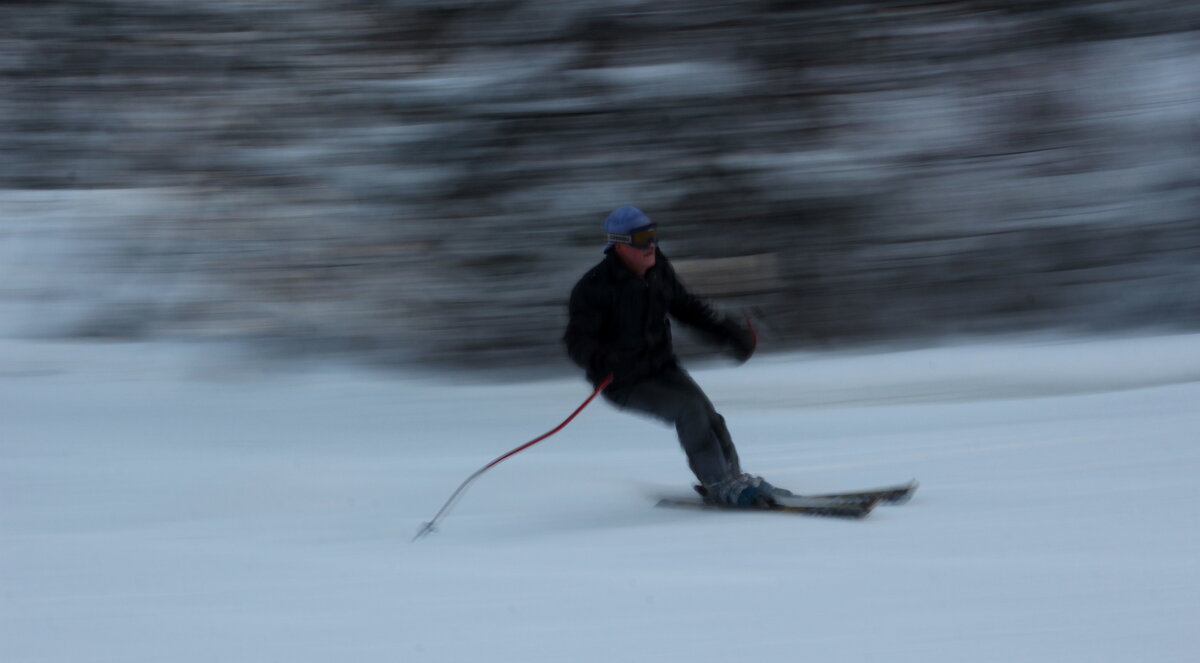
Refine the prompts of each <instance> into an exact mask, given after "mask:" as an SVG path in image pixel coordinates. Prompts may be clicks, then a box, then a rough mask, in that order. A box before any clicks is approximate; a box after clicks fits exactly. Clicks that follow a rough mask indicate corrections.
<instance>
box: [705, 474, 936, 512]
mask: <svg viewBox="0 0 1200 663" xmlns="http://www.w3.org/2000/svg"><path fill="white" fill-rule="evenodd" d="M920 485H921V484H919V483H917V480H916V479H913V480H912V481H909V482H908V483H905V484H900V485H897V486H887V487H884V488H872V489H870V490H855V491H848V492H841V493H820V494H814V495H797V494H796V493H793V492H791V491H789V490H782V489H779V488H776V489H775V493H774V494H773V495H772V497H774V498H775V500H776V501H777V502H779V503H781V504H785V505H790V504H795V505H799V506H813V505H815V504H820V505H835V504H842V505H854V504H866V503H869V502H878V503H882V504H904V503H905V502H907V501H909V500H910V499H912V496H913V493H915V492H917V487H918V486H920ZM692 488H694V489H695V490H696V492H697V493H699V494H700V495H701V496H703V495H704V494H705V493H706V492H708V491H706V490H705V489H704V486H699V485H697V486H692Z"/></svg>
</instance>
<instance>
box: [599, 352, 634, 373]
mask: <svg viewBox="0 0 1200 663" xmlns="http://www.w3.org/2000/svg"><path fill="white" fill-rule="evenodd" d="M632 361H633V356H632V354H631V353H629V352H609V353H608V354H605V355H602V356H600V357H598V358H597V360H596V371H595V372H596V375H597V376H598V377H601V378H603V377H604V376H607V375H612V376H613V379H614V380H619V379H620V378H621V377H622V376H624V375H626V374H627V373H628V372H629V369H630V363H631V362H632Z"/></svg>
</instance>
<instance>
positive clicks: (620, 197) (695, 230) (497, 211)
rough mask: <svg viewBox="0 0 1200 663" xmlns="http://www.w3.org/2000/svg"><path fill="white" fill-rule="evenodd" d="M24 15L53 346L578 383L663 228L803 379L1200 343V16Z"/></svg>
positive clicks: (12, 280)
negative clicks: (574, 336)
mask: <svg viewBox="0 0 1200 663" xmlns="http://www.w3.org/2000/svg"><path fill="white" fill-rule="evenodd" d="M811 6H812V7H816V8H810V5H809V3H791V2H767V1H763V2H736V3H734V2H704V1H689V2H670V1H668V2H662V1H657V2H636V1H635V2H629V1H617V0H610V1H600V0H586V1H578V2H570V3H545V2H533V1H521V0H507V1H503V2H501V1H498V0H493V1H481V2H466V1H452V0H410V1H401V0H395V1H393V2H382V3H380V2H355V1H341V2H334V1H332V0H329V1H317V0H306V1H300V2H291V3H274V2H265V1H263V2H254V1H250V0H241V1H239V0H217V1H213V2H205V3H177V2H168V1H166V0H124V1H111V2H103V1H92V2H57V3H40V2H30V3H5V4H3V5H0V21H2V22H3V24H4V25H5V26H6V27H5V29H4V32H3V33H2V34H0V82H2V84H3V86H4V89H5V93H4V94H3V95H0V145H3V153H4V154H5V155H6V158H5V159H4V160H3V161H0V219H2V226H0V238H3V242H0V246H5V247H6V248H4V249H0V250H2V251H3V255H4V260H3V261H0V262H2V264H0V303H2V304H3V308H2V309H0V311H8V310H11V311H15V312H16V313H15V314H13V315H10V316H9V319H8V320H7V322H8V324H6V327H8V328H10V329H11V328H15V329H17V330H19V331H23V332H25V333H36V334H69V335H91V336H101V337H113V338H134V337H147V336H184V337H194V336H201V337H213V336H216V337H233V338H245V339H252V340H256V341H261V342H263V343H265V345H264V346H263V347H267V348H273V349H276V350H279V351H283V352H314V353H321V354H329V353H345V354H348V355H351V356H358V357H363V358H368V359H370V360H373V361H375V360H378V361H389V362H398V363H403V362H410V361H429V362H435V363H454V364H462V365H478V364H481V363H489V364H490V363H495V362H502V363H513V364H530V363H533V364H545V363H553V362H560V361H561V350H560V348H559V342H558V339H559V336H560V334H561V329H562V325H563V323H564V317H565V308H564V304H565V300H566V297H567V295H568V293H569V291H570V288H571V286H572V285H573V283H574V281H575V279H576V278H577V277H578V276H579V275H580V274H582V272H583V271H585V270H586V269H587V268H588V267H589V266H590V265H591V264H593V263H594V262H595V261H597V260H599V259H600V257H601V254H600V249H601V247H602V246H603V239H602V235H601V231H600V222H601V221H602V219H603V218H604V216H605V215H606V214H607V213H608V211H609V210H611V209H612V208H614V207H616V206H618V205H621V204H625V203H633V204H636V205H638V206H639V207H641V208H642V209H644V210H646V211H647V212H648V213H649V214H650V215H651V216H652V217H653V218H654V219H655V220H656V221H658V222H659V224H660V232H661V236H662V247H663V249H664V251H665V252H666V253H667V254H668V255H669V256H671V257H672V258H673V259H674V260H675V261H676V262H677V263H678V267H679V270H680V272H681V274H682V275H683V276H684V279H685V281H687V282H690V283H692V284H693V286H694V288H695V289H696V290H698V291H700V292H702V293H708V294H711V295H713V296H714V297H715V298H717V300H718V304H719V305H721V306H723V307H727V308H731V309H732V308H733V307H743V306H745V307H753V308H755V309H757V310H758V311H760V312H761V313H762V315H763V316H764V319H765V321H766V322H767V324H768V325H769V327H770V332H771V336H772V337H771V339H770V344H771V345H772V346H773V347H776V348H779V347H789V346H795V345H798V344H805V343H812V342H843V341H858V340H878V339H886V338H897V337H900V338H912V337H930V336H938V335H944V334H950V333H964V332H996V331H1011V330H1027V329H1045V328H1058V327H1069V328H1073V329H1076V330H1096V331H1107V330H1123V329H1129V328H1133V327H1140V326H1146V325H1173V326H1186V327H1191V328H1194V327H1196V326H1197V324H1200V298H1197V297H1196V296H1195V294H1194V291H1195V283H1197V281H1198V280H1200V279H1198V277H1200V220H1198V219H1200V215H1198V210H1200V124H1198V120H1197V118H1198V117H1200V94H1198V93H1197V91H1198V90H1200V36H1198V35H1200V32H1198V31H1197V30H1196V28H1198V27H1200V6H1197V5H1196V4H1195V3H1192V2H1183V1H1179V2H1171V1H1160V2H1154V3H1145V2H1133V1H1126V2H1122V1H1118V2H1110V3H1103V4H1100V5H1097V4H1095V3H1092V2H1038V3H1012V2H1003V3H1002V2H983V1H966V2H958V3H920V2H913V3H896V2H868V3H859V4H854V5H848V6H845V7H840V8H837V7H835V8H827V7H825V6H824V3H811Z"/></svg>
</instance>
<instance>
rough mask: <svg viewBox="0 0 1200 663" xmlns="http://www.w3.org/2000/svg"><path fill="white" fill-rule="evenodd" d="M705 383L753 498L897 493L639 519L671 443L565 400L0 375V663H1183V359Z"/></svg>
mask: <svg viewBox="0 0 1200 663" xmlns="http://www.w3.org/2000/svg"><path fill="white" fill-rule="evenodd" d="M694 375H695V376H696V377H697V379H698V381H699V382H700V383H701V384H702V385H704V386H705V387H706V388H707V389H708V390H709V393H710V395H711V396H712V398H713V400H714V401H715V402H716V404H717V405H718V408H719V409H720V410H721V411H722V412H723V413H724V414H725V416H726V418H727V419H728V421H729V424H730V427H731V430H732V431H733V433H734V436H735V439H736V440H737V441H738V443H739V448H740V450H741V453H742V456H743V461H744V464H745V465H746V466H747V468H748V469H750V470H752V471H754V472H757V473H761V474H763V475H765V476H767V477H768V478H769V479H771V480H772V481H774V482H776V483H778V484H781V485H785V486H788V487H791V488H793V489H796V490H801V491H821V490H827V489H840V488H863V487H871V486H874V485H878V484H886V483H893V482H897V481H904V480H907V479H909V478H912V477H916V478H918V479H920V480H921V481H922V487H921V489H920V491H919V492H918V494H917V496H916V498H915V499H914V500H913V501H912V502H911V503H909V504H908V505H905V506H900V507H890V508H885V507H881V508H880V509H878V510H877V511H876V512H875V513H874V514H872V516H871V517H870V518H869V519H867V520H865V521H861V522H846V521H839V520H830V519H819V518H805V517H793V516H780V515H777V514H724V513H708V512H690V511H675V510H667V509H655V508H653V502H654V498H655V497H656V496H658V495H662V494H684V493H687V492H688V489H687V485H688V481H689V476H688V474H687V471H686V467H685V464H684V461H683V456H682V453H681V452H680V451H679V450H678V448H677V446H676V443H675V441H674V435H673V432H672V431H670V430H668V429H666V428H663V427H660V426H659V425H657V424H655V423H652V422H650V421H647V420H644V419H639V418H635V417H630V416H627V415H623V414H620V413H618V412H616V411H614V410H613V409H612V408H611V407H609V406H608V405H607V404H606V403H603V402H600V401H598V402H597V403H595V404H593V405H592V406H591V407H590V408H588V409H587V410H585V411H584V413H583V414H582V415H580V417H579V418H578V419H577V420H576V421H575V422H573V423H572V424H571V425H570V426H568V427H567V428H566V429H565V430H564V431H563V432H561V433H559V434H558V435H557V436H555V437H552V438H550V439H549V440H547V441H546V442H543V443H542V444H540V445H538V446H536V447H533V448H532V449H530V450H528V451H526V452H524V453H522V454H520V455H518V456H515V457H513V458H512V459H510V460H508V461H506V462H505V463H504V464H502V465H500V466H498V467H496V468H495V469H493V470H492V471H491V472H489V473H487V474H485V475H484V476H483V477H482V478H481V479H480V480H479V481H478V482H476V484H475V485H474V486H473V487H472V488H471V489H470V490H469V491H468V492H467V494H466V495H465V497H464V498H463V499H462V501H461V502H460V503H459V504H458V506H457V507H456V508H455V510H454V511H452V512H451V513H450V515H449V516H448V517H447V518H446V520H445V521H444V523H443V525H442V527H441V528H440V530H439V531H438V532H437V533H435V534H433V535H431V536H430V537H427V538H425V539H423V540H421V541H419V542H417V543H410V541H409V540H410V538H411V536H412V535H413V534H414V533H415V531H416V529H417V528H418V526H419V525H420V523H421V522H422V521H424V520H427V519H428V518H429V517H430V516H432V515H433V513H434V512H435V511H436V510H437V509H438V507H439V506H440V505H441V504H442V502H443V501H444V500H445V499H446V498H447V497H448V496H449V493H450V491H451V490H452V489H453V488H454V486H456V485H457V484H458V483H459V482H460V481H462V480H463V479H464V478H466V476H467V475H469V474H470V473H471V472H472V471H474V470H476V469H477V468H479V467H480V466H481V465H483V464H484V463H485V462H487V461H488V460H491V459H492V458H494V457H496V456H498V455H499V454H501V453H503V452H505V451H507V450H508V449H511V448H513V447H515V446H517V445H519V444H521V443H523V442H525V441H527V440H529V439H531V438H533V437H535V436H536V435H538V434H540V433H542V432H544V431H546V430H548V429H550V428H551V427H553V426H554V425H556V424H557V423H558V422H559V421H561V420H562V419H563V417H565V416H566V415H567V414H568V413H569V412H570V411H571V410H572V409H573V408H575V407H576V406H577V405H578V403H580V402H581V401H582V400H583V399H584V398H585V397H586V396H587V394H588V393H589V390H588V388H587V386H586V385H585V384H584V383H583V382H582V381H581V380H579V379H562V380H549V381H541V382H524V383H519V384H507V385H506V384H486V385H485V384H469V383H456V382H455V381H453V380H452V379H449V378H444V377H443V378H440V379H431V378H429V377H415V376H414V377H408V378H397V377H395V376H386V375H378V374H366V373H357V372H353V371H349V370H341V369H329V368H312V369H306V370H293V371H287V372H282V371H266V370H262V369H261V367H260V366H258V365H255V364H243V363H241V362H240V361H238V360H236V358H230V357H228V356H221V355H216V354H209V353H207V352H202V351H198V350H195V349H184V350H179V349H175V348H164V347H160V346H137V345H112V346H107V345H90V346H89V345H56V344H39V343H29V342H16V341H3V342H0V660H3V661H6V662H35V661H36V662H41V661H64V662H68V661H69V662H72V663H77V662H80V661H155V662H160V661H171V662H173V663H178V662H188V661H204V662H213V661H223V662H230V661H247V662H249V661H255V662H257V661H288V662H289V663H294V662H298V661H475V660H485V659H486V660H489V661H602V662H605V663H609V662H611V661H613V660H628V661H688V662H689V663H698V662H702V661H761V660H772V661H785V660H786V661H800V660H804V661H885V660H886V661H921V662H923V663H939V662H946V663H949V662H955V663H960V662H962V661H971V662H972V663H981V662H990V661H995V662H1006V663H1008V662H1011V661H1055V662H1064V661H1088V662H1095V661H1156V662H1159V663H1162V662H1170V661H1180V662H1182V661H1194V660H1197V657H1198V656H1200V635H1198V633H1197V629H1196V625H1197V624H1200V565H1198V563H1197V560H1198V559H1200V527H1197V526H1198V525H1200V496H1198V494H1197V490H1196V480H1197V477H1198V476H1200V450H1198V448H1197V444H1196V442H1197V433H1198V432H1200V408H1198V407H1197V403H1200V336H1197V335H1191V336H1172V337H1159V338H1143V339H1125V340H1105V341H1099V340H1092V341H1075V342H1067V341H1040V342H1033V341H1028V342H1024V343H1008V344H1005V345H976V346H971V347H954V348H945V349H936V350H920V351H907V352H879V353H874V354H862V355H855V356H851V355H846V356H821V355H789V356H760V357H757V358H755V360H753V361H752V362H750V363H749V364H747V365H745V366H743V367H740V368H729V367H725V366H718V365H712V366H706V367H700V368H697V369H696V370H695V371H694Z"/></svg>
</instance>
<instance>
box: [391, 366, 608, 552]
mask: <svg viewBox="0 0 1200 663" xmlns="http://www.w3.org/2000/svg"><path fill="white" fill-rule="evenodd" d="M610 382H612V376H611V375H609V376H608V377H606V378H604V380H602V381H601V382H600V384H599V385H598V386H597V387H596V390H595V391H593V392H592V395H591V396H588V397H587V399H586V400H585V401H583V404H581V405H580V406H579V407H577V408H575V411H574V412H572V413H571V416H569V417H567V418H566V419H564V420H563V422H562V423H561V424H559V425H557V426H555V427H554V428H553V429H552V430H550V431H549V432H547V433H545V434H543V435H540V436H538V437H535V438H534V439H532V440H530V441H528V442H526V443H525V444H522V445H521V446H519V447H517V448H516V449H513V450H512V451H509V452H508V453H506V454H504V455H503V456H500V457H499V458H497V459H496V460H493V461H492V462H490V463H488V464H487V465H484V466H483V467H481V468H479V469H478V470H476V471H475V473H474V474H472V475H471V476H469V477H467V480H466V481H464V482H462V484H461V485H459V487H458V489H457V490H455V491H454V493H453V494H451V495H450V499H448V500H446V503H445V504H443V505H442V508H441V509H439V510H438V512H437V513H436V514H435V515H434V516H433V520H430V521H429V522H427V523H424V524H423V525H421V529H420V530H418V531H417V535H416V536H414V537H413V539H412V540H413V541H416V540H417V539H419V538H421V537H422V536H425V535H426V534H429V533H430V532H432V531H433V530H434V527H433V526H434V525H435V524H436V523H437V521H438V520H440V519H441V518H442V516H444V515H446V512H448V511H449V510H450V507H451V506H452V505H453V504H454V503H455V502H456V501H457V500H458V498H459V497H460V496H461V495H462V494H463V491H465V490H466V489H467V486H469V485H470V484H471V482H472V481H474V480H476V479H478V478H479V476H480V475H481V474H483V473H484V472H487V471H488V470H490V469H492V468H493V467H495V466H496V465H499V464H500V461H502V460H504V459H505V458H508V457H509V456H512V455H514V454H516V453H518V452H521V451H524V450H526V449H528V448H529V447H532V446H533V445H535V444H537V443H538V442H541V441H542V440H544V439H546V438H548V437H550V436H551V435H554V434H555V433H557V432H558V431H560V430H562V429H563V428H565V427H566V425H567V424H569V423H571V420H572V419H574V418H575V417H576V416H577V415H578V414H579V413H580V412H583V408H585V407H587V406H588V403H591V402H592V399H593V398H595V397H596V396H598V395H599V394H600V392H601V391H604V388H605V387H607V386H608V383H610Z"/></svg>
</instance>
